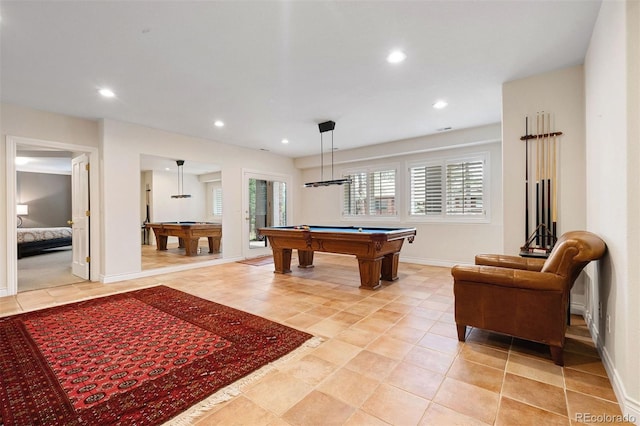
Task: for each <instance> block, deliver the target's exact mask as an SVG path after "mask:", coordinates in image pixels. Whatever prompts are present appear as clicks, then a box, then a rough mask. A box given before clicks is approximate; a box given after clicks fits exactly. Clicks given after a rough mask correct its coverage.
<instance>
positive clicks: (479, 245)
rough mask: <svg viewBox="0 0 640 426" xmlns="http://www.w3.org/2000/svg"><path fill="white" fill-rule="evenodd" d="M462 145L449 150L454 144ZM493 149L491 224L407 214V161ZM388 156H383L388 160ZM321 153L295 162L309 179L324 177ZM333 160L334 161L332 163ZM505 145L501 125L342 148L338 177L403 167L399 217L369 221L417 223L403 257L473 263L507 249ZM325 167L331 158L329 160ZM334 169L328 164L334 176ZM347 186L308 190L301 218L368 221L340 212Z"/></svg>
mask: <svg viewBox="0 0 640 426" xmlns="http://www.w3.org/2000/svg"><path fill="white" fill-rule="evenodd" d="M452 144H453V145H456V146H457V148H450V146H451V145H452ZM475 153H489V154H490V164H489V179H490V185H489V187H490V195H491V197H490V206H489V213H490V216H489V221H488V222H487V223H452V222H425V221H418V220H415V219H412V218H409V217H408V214H407V212H408V210H409V207H408V190H409V188H408V180H406V179H405V177H406V175H407V169H408V167H409V166H408V163H409V162H413V161H421V160H428V159H435V158H443V157H449V156H458V155H467V154H475ZM383 157H384V158H383ZM318 161H319V156H316V157H305V158H299V159H297V160H296V165H298V166H299V167H305V170H304V172H303V175H302V179H303V181H304V182H314V181H318V180H320V169H319V167H317V164H316V163H317V162H318ZM329 164H330V163H329ZM501 164H502V158H501V144H500V125H499V124H496V125H491V126H482V127H478V128H474V129H464V130H459V131H452V132H447V133H441V134H437V135H433V136H424V137H420V138H414V139H409V140H403V141H396V142H390V143H385V144H380V145H375V146H371V147H364V148H358V149H355V150H348V151H339V152H337V153H336V154H335V157H334V177H335V178H339V177H341V176H342V173H343V171H344V170H349V169H353V168H359V167H363V166H369V165H392V166H396V167H397V170H398V175H397V176H398V194H397V197H398V198H397V206H398V216H397V218H393V219H387V218H384V219H383V218H381V219H379V220H375V221H371V220H367V221H366V225H371V226H373V225H378V226H392V227H415V228H416V231H417V236H416V238H415V241H414V242H413V244H406V243H405V245H404V246H403V248H402V251H401V253H400V259H401V260H402V261H408V262H415V263H422V264H431V265H443V266H451V265H454V264H456V263H473V261H474V256H475V255H476V254H478V253H501V252H502V225H501V224H502V197H501V195H502V192H501V177H502V174H501ZM325 167H326V161H325ZM330 176H331V170H330V167H329V168H325V172H324V177H325V179H329V177H330ZM343 190H344V189H343V187H342V186H329V187H318V188H304V189H303V190H302V200H303V202H302V206H301V215H300V217H301V218H302V219H303V220H304V223H305V224H311V225H340V226H352V225H353V226H358V225H362V223H363V219H349V218H344V217H343V216H342V212H341V201H342V194H343Z"/></svg>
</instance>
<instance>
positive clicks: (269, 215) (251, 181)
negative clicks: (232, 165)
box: [244, 174, 288, 258]
mask: <svg viewBox="0 0 640 426" xmlns="http://www.w3.org/2000/svg"><path fill="white" fill-rule="evenodd" d="M245 177H246V179H245V182H246V191H247V194H246V198H245V199H246V200H247V201H246V205H245V215H246V216H245V222H246V223H245V225H246V226H245V229H246V238H247V239H248V245H246V246H245V250H244V255H245V257H247V258H250V257H257V256H264V255H268V254H271V249H270V248H269V247H268V241H267V238H266V237H263V236H262V235H260V233H259V229H260V228H264V227H268V226H286V225H287V213H288V211H287V205H288V200H287V187H288V184H287V179H286V178H284V177H269V176H259V175H253V174H248V175H247V174H245Z"/></svg>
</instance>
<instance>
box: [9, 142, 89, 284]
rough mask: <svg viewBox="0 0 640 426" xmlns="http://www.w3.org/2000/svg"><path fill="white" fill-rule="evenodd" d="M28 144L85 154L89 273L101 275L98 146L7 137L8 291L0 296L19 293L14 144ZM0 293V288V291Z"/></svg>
mask: <svg viewBox="0 0 640 426" xmlns="http://www.w3.org/2000/svg"><path fill="white" fill-rule="evenodd" d="M18 145H20V146H23V145H24V146H29V147H34V148H51V149H57V150H60V151H70V152H73V155H74V156H77V155H80V154H83V153H84V154H87V156H88V157H89V163H90V164H91V166H90V169H89V208H90V210H91V211H92V212H94V214H92V216H91V221H90V225H89V226H90V227H89V229H90V235H91V236H92V237H93V238H91V240H90V242H89V244H90V253H91V262H90V265H89V276H90V277H91V280H92V281H97V280H96V278H97V277H99V276H100V258H101V252H100V244H99V243H100V238H99V237H98V236H99V235H100V213H99V212H100V197H99V196H98V195H99V188H100V186H99V176H100V175H99V167H98V166H99V158H98V148H94V147H90V146H85V145H75V144H69V143H63V142H54V141H47V140H41V139H34V138H25V137H21V136H11V135H7V137H6V182H7V188H6V191H7V210H6V215H7V230H6V231H7V246H6V254H7V259H6V264H7V276H6V280H7V281H6V282H7V294H0V296H12V295H15V294H17V293H18V249H17V235H16V228H17V225H18V221H17V216H16V214H15V213H16V211H15V210H16V192H17V186H16V185H17V171H16V161H15V159H16V152H17V146H18ZM0 293H2V291H1V290H0Z"/></svg>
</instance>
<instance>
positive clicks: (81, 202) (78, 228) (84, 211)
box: [69, 154, 90, 280]
mask: <svg viewBox="0 0 640 426" xmlns="http://www.w3.org/2000/svg"><path fill="white" fill-rule="evenodd" d="M89 217H90V216H89V157H88V156H87V155H86V154H82V155H81V156H79V157H76V158H74V159H73V160H71V220H70V221H69V223H70V224H71V229H72V230H73V239H72V240H73V249H72V253H73V260H72V262H71V271H72V273H73V275H76V276H78V277H80V278H83V279H85V280H88V279H89Z"/></svg>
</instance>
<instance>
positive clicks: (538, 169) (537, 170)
mask: <svg viewBox="0 0 640 426" xmlns="http://www.w3.org/2000/svg"><path fill="white" fill-rule="evenodd" d="M539 135H540V113H536V245H540V235H539V234H538V227H539V226H540V141H539V140H538V136H539Z"/></svg>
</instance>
